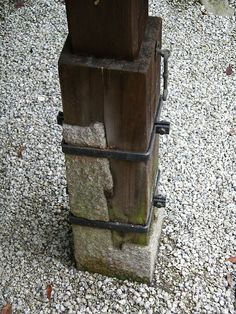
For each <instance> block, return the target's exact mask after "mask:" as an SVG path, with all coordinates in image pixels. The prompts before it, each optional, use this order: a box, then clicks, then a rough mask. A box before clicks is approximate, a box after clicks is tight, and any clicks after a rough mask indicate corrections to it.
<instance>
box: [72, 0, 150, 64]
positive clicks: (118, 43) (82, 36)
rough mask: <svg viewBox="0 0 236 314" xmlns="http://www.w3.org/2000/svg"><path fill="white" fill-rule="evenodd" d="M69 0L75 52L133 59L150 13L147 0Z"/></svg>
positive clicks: (137, 51)
mask: <svg viewBox="0 0 236 314" xmlns="http://www.w3.org/2000/svg"><path fill="white" fill-rule="evenodd" d="M94 3H95V1H94V0H66V9H67V18H68V27H69V34H70V41H71V44H72V49H73V53H76V54H86V55H94V56H96V57H106V58H119V59H130V60H133V59H134V58H136V57H137V56H138V53H139V48H140V45H141V43H142V40H143V36H144V31H145V27H146V21H147V17H148V0H100V1H99V3H98V4H97V5H95V4H94Z"/></svg>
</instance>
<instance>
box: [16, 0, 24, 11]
mask: <svg viewBox="0 0 236 314" xmlns="http://www.w3.org/2000/svg"><path fill="white" fill-rule="evenodd" d="M23 7H25V3H24V1H17V2H16V3H15V8H16V9H20V8H23Z"/></svg>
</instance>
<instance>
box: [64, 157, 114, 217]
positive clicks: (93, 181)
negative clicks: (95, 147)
mask: <svg viewBox="0 0 236 314" xmlns="http://www.w3.org/2000/svg"><path fill="white" fill-rule="evenodd" d="M65 158H66V177H67V182H68V191H69V204H70V210H71V212H72V213H73V214H74V215H76V216H79V217H83V218H87V219H94V220H96V219H97V220H105V221H107V220H109V213H108V210H109V209H108V204H107V199H106V196H107V195H110V194H111V193H112V189H113V179H112V175H111V172H110V165H109V161H108V160H107V159H105V158H93V157H84V156H75V155H66V156H65Z"/></svg>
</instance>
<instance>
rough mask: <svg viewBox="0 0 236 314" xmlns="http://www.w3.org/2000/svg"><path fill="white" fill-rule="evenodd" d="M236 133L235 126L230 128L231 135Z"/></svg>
mask: <svg viewBox="0 0 236 314" xmlns="http://www.w3.org/2000/svg"><path fill="white" fill-rule="evenodd" d="M235 134H236V130H235V129H234V128H230V130H229V135H230V136H233V135H235Z"/></svg>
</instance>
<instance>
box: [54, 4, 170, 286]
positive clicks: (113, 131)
mask: <svg viewBox="0 0 236 314" xmlns="http://www.w3.org/2000/svg"><path fill="white" fill-rule="evenodd" d="M66 3H67V14H68V23H69V36H68V39H67V41H66V43H65V46H64V48H63V51H62V53H61V57H60V60H59V75H60V84H61V93H62V102H63V114H61V115H60V116H59V120H60V121H59V122H60V124H61V125H62V127H63V143H62V149H63V152H64V153H65V160H66V176H67V183H68V193H69V205H70V213H71V214H70V221H71V224H72V229H73V236H74V250H75V258H76V263H77V267H78V269H80V270H88V271H90V272H98V273H101V274H104V275H109V276H115V277H118V278H121V279H132V280H137V281H142V282H150V281H151V279H152V276H153V271H154V263H155V258H156V254H157V247H158V242H159V238H160V233H161V225H162V220H163V215H164V211H163V209H162V208H161V207H163V205H164V204H163V202H164V201H163V199H161V198H160V197H158V196H157V195H156V193H157V190H158V189H157V184H158V178H159V171H158V162H159V157H158V148H159V135H160V134H167V133H168V132H169V126H168V123H166V122H164V121H162V122H160V112H161V107H162V104H163V99H164V100H165V98H166V95H167V80H166V79H167V61H166V57H165V53H164V51H163V50H161V32H162V21H161V19H160V18H154V17H149V18H148V16H147V12H148V0H102V1H100V2H98V3H99V4H98V5H96V7H95V4H94V3H95V2H94V1H93V0H92V1H88V0H86V1H85V0H76V1H75V0H66ZM96 3H97V2H96ZM109 12H110V13H111V14H112V16H114V17H116V18H114V19H111V20H109V23H108V24H109V25H105V24H106V21H105V20H104V16H107V14H109ZM85 13H87V14H88V16H89V19H90V20H91V23H89V22H88V21H86V19H85V18H84V17H83V16H84V14H85ZM79 17H80V18H79ZM93 21H95V24H96V23H98V21H100V22H99V23H100V24H99V27H100V28H99V29H101V32H102V33H100V30H98V25H95V24H94V25H93V24H92V23H93ZM103 21H104V25H103V24H101V23H103ZM109 26H110V28H109ZM84 27H85V29H83V28H84ZM120 27H122V33H121V34H119V29H120ZM125 32H126V33H125ZM124 33H125V34H127V38H126V40H125V41H124V42H123V41H122V39H123V34H124ZM96 34H97V38H96V40H97V42H96V43H95V42H93V36H95V35H96ZM103 34H104V35H105V34H107V36H104V35H103ZM117 34H119V38H117V41H116V37H115V36H118V35H117ZM86 36H87V37H86ZM95 37H96V36H95ZM124 37H125V36H124ZM163 55H164V58H165V60H164V69H165V71H164V78H165V79H164V90H163V97H162V96H161V95H160V62H161V56H163ZM114 58H115V59H114Z"/></svg>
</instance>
